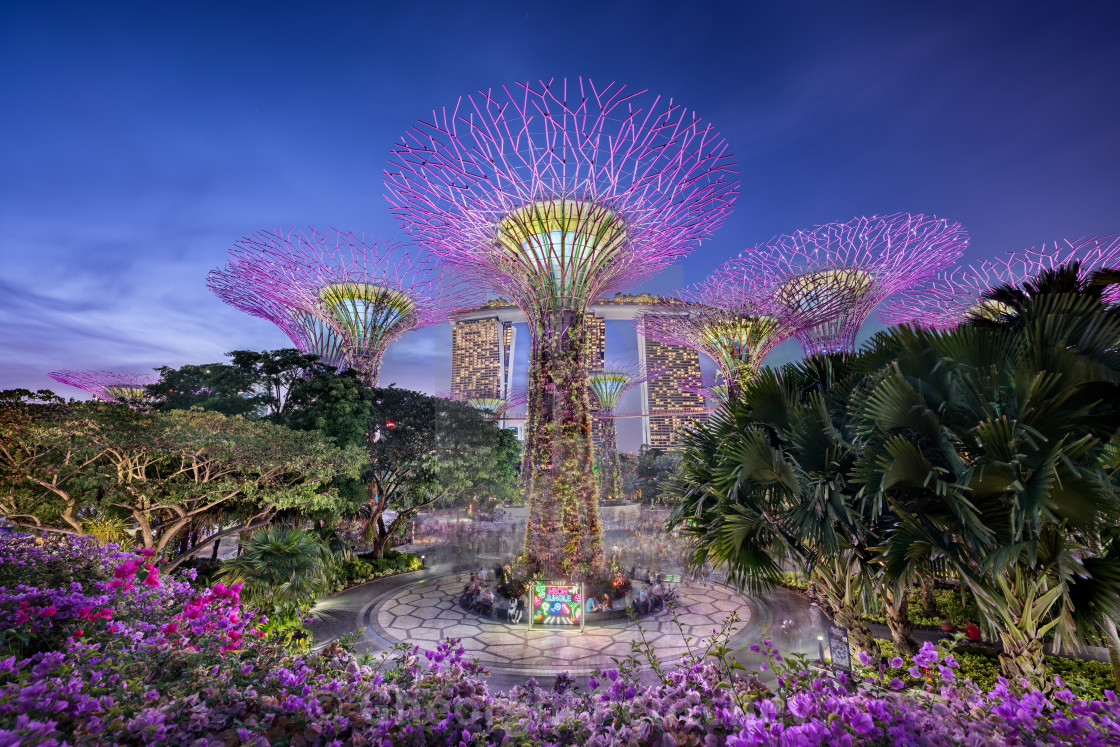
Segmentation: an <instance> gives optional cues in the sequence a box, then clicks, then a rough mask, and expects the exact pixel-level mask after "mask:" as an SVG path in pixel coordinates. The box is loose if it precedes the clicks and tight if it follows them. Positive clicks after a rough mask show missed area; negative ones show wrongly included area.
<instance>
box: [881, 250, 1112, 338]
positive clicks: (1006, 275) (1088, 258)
mask: <svg viewBox="0 0 1120 747" xmlns="http://www.w3.org/2000/svg"><path fill="white" fill-rule="evenodd" d="M1072 262H1077V263H1078V274H1079V275H1080V277H1081V279H1082V280H1086V279H1088V277H1089V276H1090V275H1092V274H1093V272H1095V271H1097V270H1100V269H1118V268H1120V239H1116V238H1113V237H1087V238H1080V239H1075V240H1073V241H1069V240H1065V241H1056V242H1054V243H1053V244H1041V245H1039V246H1037V247H1031V248H1030V249H1027V250H1026V251H1022V252H1008V253H1007V254H1006V255H1004V256H1003V257H1000V258H997V259H991V260H984V261H982V262H978V263H976V264H973V265H969V266H968V267H960V268H956V269H954V270H952V271H950V272H943V273H939V274H938V275H937V277H936V278H933V279H930V280H927V281H925V282H923V283H921V284H920V285H917V286H915V287H914V288H910V289H908V290H906V291H904V292H903V293H900V294H898V295H897V296H895V297H893V298H891V299H888V300H887V301H886V303H884V304H883V306H882V307H881V308H880V309H879V319H880V320H881V321H883V322H885V323H887V324H909V325H911V326H914V327H924V328H926V329H952V328H953V327H956V326H957V325H959V324H962V323H964V322H966V321H968V320H969V319H975V318H980V319H997V318H999V317H1000V316H1001V315H1002V314H1004V313H1005V312H1006V311H1007V309H1006V308H1005V307H1004V306H1003V305H1002V304H1001V303H1000V302H998V301H995V300H992V299H986V298H985V297H984V296H985V295H986V294H987V293H989V292H990V291H992V290H994V289H995V288H998V287H999V286H1001V285H1012V286H1016V287H1020V286H1022V285H1023V283H1024V282H1026V281H1028V280H1030V279H1031V278H1034V277H1036V276H1037V275H1038V274H1039V273H1041V272H1044V271H1046V270H1054V269H1057V268H1059V267H1062V266H1065V265H1068V264H1070V263H1072ZM1105 301H1106V302H1109V303H1117V302H1120V286H1114V287H1112V288H1110V289H1108V291H1107V292H1106V294H1105Z"/></svg>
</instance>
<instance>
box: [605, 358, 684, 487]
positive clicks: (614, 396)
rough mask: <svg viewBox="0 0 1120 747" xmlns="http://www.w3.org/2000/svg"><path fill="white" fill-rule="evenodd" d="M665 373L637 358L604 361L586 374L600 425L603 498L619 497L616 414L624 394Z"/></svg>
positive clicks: (620, 464) (620, 468)
mask: <svg viewBox="0 0 1120 747" xmlns="http://www.w3.org/2000/svg"><path fill="white" fill-rule="evenodd" d="M664 373H665V370H664V369H662V368H656V369H651V368H646V367H644V366H642V365H641V364H640V363H638V362H637V361H628V360H621V361H607V362H605V363H604V364H603V367H602V368H601V369H599V370H596V371H591V372H590V373H589V374H588V376H587V387H588V389H589V390H590V391H591V397H592V399H593V401H594V404H597V405H598V408H599V410H598V412H597V413H596V420H597V421H598V423H597V425H598V426H599V428H600V436H601V438H600V442H599V445H600V448H599V449H598V450H597V451H596V457H597V461H598V463H599V488H600V495H601V497H602V499H604V500H606V499H618V498H621V497H622V463H621V462H620V461H619V457H618V429H617V428H616V426H615V415H616V414H617V413H618V405H619V402H620V401H621V400H622V397H623V395H625V394H626V393H627V392H629V391H630V390H632V389H633V388H634V387H636V386H640V385H641V384H643V383H645V382H647V381H652V380H653V379H656V378H658V377H659V376H661V375H662V374H664Z"/></svg>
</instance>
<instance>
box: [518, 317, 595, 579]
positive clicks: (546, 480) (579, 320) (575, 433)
mask: <svg viewBox="0 0 1120 747" xmlns="http://www.w3.org/2000/svg"><path fill="white" fill-rule="evenodd" d="M549 322H552V323H549ZM586 343H587V323H586V321H585V319H584V315H583V314H582V313H579V312H572V311H561V312H554V313H553V314H551V315H548V316H546V318H545V320H544V321H543V322H542V323H538V324H537V325H536V326H535V328H534V329H533V335H532V340H531V348H530V352H529V379H530V387H529V391H530V397H529V404H528V412H527V413H526V423H525V430H526V439H525V450H526V455H525V462H524V465H525V471H526V475H527V477H526V487H527V493H528V495H527V497H528V501H529V522H528V531H526V533H525V554H526V556H527V558H528V559H529V560H530V561H531V562H534V563H537V564H539V565H540V566H541V568H542V570H543V571H544V572H545V573H546V574H554V575H555V574H559V575H570V574H572V573H577V574H580V573H586V572H587V571H589V570H590V569H591V568H593V567H596V566H598V565H599V564H601V563H602V562H603V547H602V538H601V533H602V528H601V526H600V523H599V500H598V491H597V489H596V485H595V477H594V475H593V474H592V471H591V466H592V462H593V459H594V448H593V446H592V441H591V403H590V400H589V399H588V396H587V345H586Z"/></svg>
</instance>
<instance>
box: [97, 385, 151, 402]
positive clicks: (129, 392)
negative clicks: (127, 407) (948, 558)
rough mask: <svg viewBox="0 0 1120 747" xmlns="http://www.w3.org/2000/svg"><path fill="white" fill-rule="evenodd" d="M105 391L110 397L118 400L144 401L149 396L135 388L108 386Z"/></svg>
mask: <svg viewBox="0 0 1120 747" xmlns="http://www.w3.org/2000/svg"><path fill="white" fill-rule="evenodd" d="M105 391H106V393H108V394H109V396H110V397H113V398H114V399H118V400H135V399H143V398H144V397H145V395H146V394H147V392H146V391H145V390H143V389H141V388H140V387H135V386H107V387H105Z"/></svg>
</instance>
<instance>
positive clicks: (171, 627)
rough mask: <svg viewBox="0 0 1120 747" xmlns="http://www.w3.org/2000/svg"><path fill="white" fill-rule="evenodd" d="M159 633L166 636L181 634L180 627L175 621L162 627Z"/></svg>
mask: <svg viewBox="0 0 1120 747" xmlns="http://www.w3.org/2000/svg"><path fill="white" fill-rule="evenodd" d="M159 631H160V632H161V633H163V634H164V635H171V634H172V633H178V632H179V626H178V625H176V624H175V622H174V621H171V622H169V623H167V624H166V625H164V626H162V627H161V628H160V629H159Z"/></svg>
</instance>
